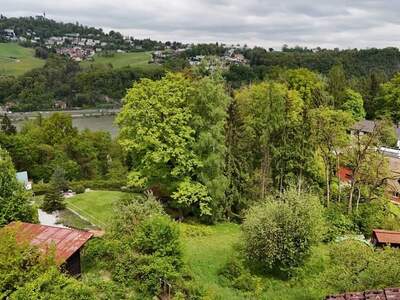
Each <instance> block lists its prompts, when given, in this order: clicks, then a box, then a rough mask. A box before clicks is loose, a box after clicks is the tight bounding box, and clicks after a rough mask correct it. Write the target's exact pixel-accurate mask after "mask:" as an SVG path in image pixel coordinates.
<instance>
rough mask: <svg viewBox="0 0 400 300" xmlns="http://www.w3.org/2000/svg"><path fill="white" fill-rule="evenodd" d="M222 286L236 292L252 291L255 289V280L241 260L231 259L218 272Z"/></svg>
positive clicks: (235, 257) (237, 258)
mask: <svg viewBox="0 0 400 300" xmlns="http://www.w3.org/2000/svg"><path fill="white" fill-rule="evenodd" d="M218 275H219V276H220V277H221V281H222V283H223V284H224V285H227V286H231V287H233V288H235V289H238V290H243V291H254V290H256V288H257V278H256V277H255V276H254V275H252V274H251V272H250V270H249V269H248V267H247V266H246V264H245V262H244V261H243V259H240V258H239V257H237V256H234V257H231V258H230V259H229V260H228V261H227V262H226V264H225V265H224V266H223V267H222V269H221V270H220V271H219V272H218Z"/></svg>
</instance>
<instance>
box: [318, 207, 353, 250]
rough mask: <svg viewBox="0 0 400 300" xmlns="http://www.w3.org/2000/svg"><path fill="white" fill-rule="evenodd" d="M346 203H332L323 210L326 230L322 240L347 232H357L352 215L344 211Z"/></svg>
mask: <svg viewBox="0 0 400 300" xmlns="http://www.w3.org/2000/svg"><path fill="white" fill-rule="evenodd" d="M346 210H347V207H346V205H341V204H340V203H338V204H333V203H332V205H331V206H330V208H328V209H327V210H326V211H325V219H326V222H327V226H326V227H327V230H326V232H325V235H324V241H326V242H329V241H333V240H335V239H336V238H337V237H340V236H343V235H347V234H359V230H358V228H357V226H356V225H355V224H354V223H353V220H352V217H351V216H349V215H348V214H347V212H346Z"/></svg>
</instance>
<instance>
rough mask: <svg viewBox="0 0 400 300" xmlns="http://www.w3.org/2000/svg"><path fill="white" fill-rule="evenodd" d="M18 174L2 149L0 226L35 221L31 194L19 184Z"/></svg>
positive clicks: (0, 163)
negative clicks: (30, 201)
mask: <svg viewBox="0 0 400 300" xmlns="http://www.w3.org/2000/svg"><path fill="white" fill-rule="evenodd" d="M15 176H16V172H15V169H14V166H13V163H12V161H11V158H10V156H9V154H8V152H7V151H5V150H3V149H2V148H1V147H0V226H3V225H6V224H8V223H9V222H11V221H17V220H19V221H26V222H34V221H35V215H36V214H35V211H34V207H33V206H31V205H30V204H29V194H28V193H27V192H25V191H24V189H23V187H22V185H21V184H20V183H19V182H17V179H16V177H15Z"/></svg>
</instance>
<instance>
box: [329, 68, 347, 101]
mask: <svg viewBox="0 0 400 300" xmlns="http://www.w3.org/2000/svg"><path fill="white" fill-rule="evenodd" d="M346 88H347V80H346V74H345V72H344V69H343V65H342V64H336V65H334V66H333V67H332V69H331V70H330V71H329V74H328V91H329V92H330V94H331V95H332V96H333V106H334V107H340V106H341V105H342V103H343V100H344V97H345V93H346Z"/></svg>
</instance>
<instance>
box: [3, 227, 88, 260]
mask: <svg viewBox="0 0 400 300" xmlns="http://www.w3.org/2000/svg"><path fill="white" fill-rule="evenodd" d="M14 226H15V227H17V228H18V229H17V233H16V238H17V239H20V240H24V241H29V243H30V244H31V245H35V246H37V247H38V248H39V249H40V250H41V251H43V252H47V251H48V250H49V249H50V248H51V247H52V246H53V245H54V247H55V259H56V262H57V263H59V264H62V263H63V262H65V261H66V260H67V259H68V258H69V257H71V256H72V255H73V254H74V253H75V252H76V251H78V250H79V249H80V248H81V247H82V246H83V245H84V244H85V243H86V242H87V241H88V240H89V239H90V238H91V237H92V236H93V234H92V233H90V232H86V231H81V230H76V229H69V228H61V227H54V226H47V225H40V224H31V223H23V222H12V223H10V224H9V225H7V227H14Z"/></svg>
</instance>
